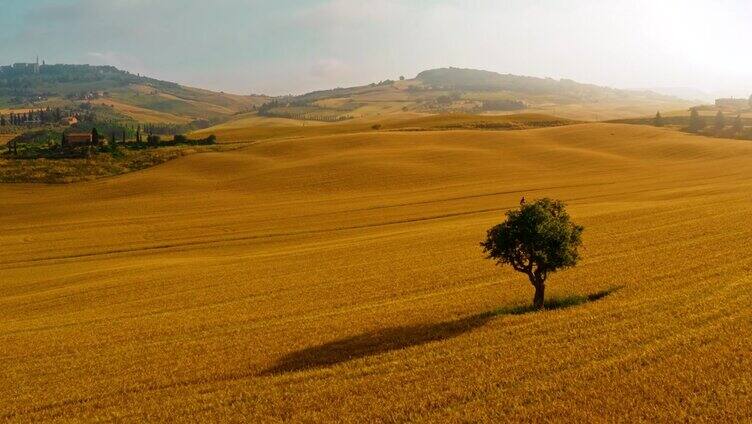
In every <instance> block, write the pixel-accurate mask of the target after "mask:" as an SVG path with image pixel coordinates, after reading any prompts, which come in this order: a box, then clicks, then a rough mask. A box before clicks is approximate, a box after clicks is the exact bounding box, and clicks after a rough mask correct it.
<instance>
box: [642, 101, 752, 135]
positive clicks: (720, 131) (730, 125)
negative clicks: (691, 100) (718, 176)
mask: <svg viewBox="0 0 752 424" xmlns="http://www.w3.org/2000/svg"><path fill="white" fill-rule="evenodd" d="M707 121H708V119H707V118H706V117H704V116H702V115H700V111H699V110H698V108H692V109H691V110H690V114H689V120H688V121H687V118H686V117H680V116H676V117H671V118H664V117H663V115H661V112H660V111H659V112H657V113H656V114H655V118H653V125H654V126H656V127H662V126H664V125H666V124H673V125H682V126H685V129H686V131H689V132H693V133H704V134H712V135H723V136H727V137H735V136H745V135H746V134H745V126H744V120H743V119H742V117H741V115H736V117H734V118H733V119H728V118H727V117H726V115H724V113H723V111H720V110H719V111H718V112H717V113H716V115H715V117H714V118H713V120H712V122H711V125H709V124H708V122H707Z"/></svg>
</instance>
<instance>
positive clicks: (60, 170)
mask: <svg viewBox="0 0 752 424" xmlns="http://www.w3.org/2000/svg"><path fill="white" fill-rule="evenodd" d="M237 147H238V146H230V145H224V146H191V147H160V148H159V149H139V150H132V149H124V148H120V149H118V150H117V151H116V152H114V153H98V154H94V155H93V156H91V157H89V158H85V157H82V158H64V159H60V158H56V159H48V158H40V159H16V158H12V157H0V183H47V184H61V183H74V182H80V181H91V180H96V179H99V178H104V177H112V176H115V175H121V174H126V173H129V172H134V171H139V170H143V169H147V168H151V167H153V166H156V165H160V164H163V163H165V162H167V161H170V160H173V159H177V158H179V157H183V156H186V155H192V154H195V153H205V152H217V151H224V150H228V149H232V148H237Z"/></svg>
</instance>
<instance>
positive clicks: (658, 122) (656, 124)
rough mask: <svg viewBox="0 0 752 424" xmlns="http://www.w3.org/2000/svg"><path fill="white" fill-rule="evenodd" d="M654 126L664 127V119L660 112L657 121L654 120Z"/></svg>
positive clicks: (657, 114) (657, 113)
mask: <svg viewBox="0 0 752 424" xmlns="http://www.w3.org/2000/svg"><path fill="white" fill-rule="evenodd" d="M653 125H655V126H656V127H662V126H663V117H662V116H661V112H660V111H658V112H656V113H655V119H654V120H653Z"/></svg>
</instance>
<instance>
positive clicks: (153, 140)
mask: <svg viewBox="0 0 752 424" xmlns="http://www.w3.org/2000/svg"><path fill="white" fill-rule="evenodd" d="M161 141H162V137H160V136H158V135H154V134H150V135H149V136H148V137H147V138H146V142H147V143H148V144H149V146H151V147H157V146H159V143H160V142H161Z"/></svg>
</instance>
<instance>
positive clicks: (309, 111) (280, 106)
mask: <svg viewBox="0 0 752 424" xmlns="http://www.w3.org/2000/svg"><path fill="white" fill-rule="evenodd" d="M327 112H329V109H325V108H321V107H318V106H315V105H312V104H310V103H309V102H307V101H305V100H297V101H292V102H281V101H278V100H272V101H270V102H266V103H264V104H263V105H261V107H259V109H258V115H259V116H269V117H275V118H288V119H300V120H307V121H322V122H340V121H346V120H348V119H353V117H352V116H351V115H338V114H331V113H327Z"/></svg>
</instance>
